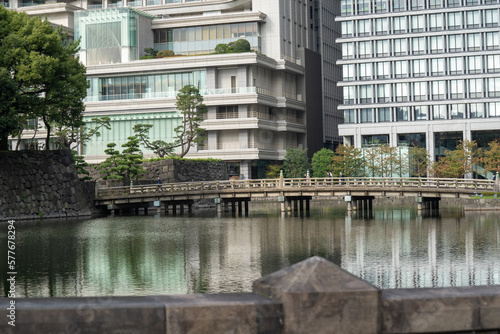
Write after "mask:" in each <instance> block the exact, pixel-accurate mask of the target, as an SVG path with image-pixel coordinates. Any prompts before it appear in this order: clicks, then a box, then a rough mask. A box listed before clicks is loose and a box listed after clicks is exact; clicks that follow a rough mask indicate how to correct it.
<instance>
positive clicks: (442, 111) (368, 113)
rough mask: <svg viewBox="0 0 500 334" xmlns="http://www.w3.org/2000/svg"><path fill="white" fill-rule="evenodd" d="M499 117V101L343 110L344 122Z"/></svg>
mask: <svg viewBox="0 0 500 334" xmlns="http://www.w3.org/2000/svg"><path fill="white" fill-rule="evenodd" d="M483 117H500V102H490V103H467V104H465V103H461V104H438V105H432V106H418V105H417V106H411V107H393V108H361V109H346V110H344V123H378V122H405V121H428V120H445V119H464V118H483Z"/></svg>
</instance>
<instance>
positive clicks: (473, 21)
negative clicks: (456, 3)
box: [466, 10, 481, 28]
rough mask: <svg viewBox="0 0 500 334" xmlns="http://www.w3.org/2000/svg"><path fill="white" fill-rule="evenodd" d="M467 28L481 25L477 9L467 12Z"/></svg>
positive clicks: (479, 13)
mask: <svg viewBox="0 0 500 334" xmlns="http://www.w3.org/2000/svg"><path fill="white" fill-rule="evenodd" d="M466 17H467V28H479V27H481V12H480V11H479V10H472V11H470V12H467V14H466Z"/></svg>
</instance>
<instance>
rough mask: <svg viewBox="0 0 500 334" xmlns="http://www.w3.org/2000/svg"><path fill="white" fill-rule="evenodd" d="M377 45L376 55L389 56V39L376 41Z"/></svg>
mask: <svg viewBox="0 0 500 334" xmlns="http://www.w3.org/2000/svg"><path fill="white" fill-rule="evenodd" d="M376 43H377V44H376V45H377V57H387V56H389V41H388V40H387V39H384V40H381V41H376Z"/></svg>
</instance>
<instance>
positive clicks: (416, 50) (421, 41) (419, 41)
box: [411, 37, 426, 55]
mask: <svg viewBox="0 0 500 334" xmlns="http://www.w3.org/2000/svg"><path fill="white" fill-rule="evenodd" d="M411 41H412V50H413V54H414V55H419V54H425V51H426V47H425V38H424V37H416V38H412V39H411Z"/></svg>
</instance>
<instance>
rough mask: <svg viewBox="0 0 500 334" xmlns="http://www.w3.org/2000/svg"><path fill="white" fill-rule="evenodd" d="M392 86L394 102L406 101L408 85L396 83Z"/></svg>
mask: <svg viewBox="0 0 500 334" xmlns="http://www.w3.org/2000/svg"><path fill="white" fill-rule="evenodd" d="M394 86H395V87H394V89H395V93H396V94H395V96H396V101H398V102H401V101H408V83H406V82H402V83H397V84H395V85H394Z"/></svg>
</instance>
